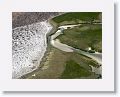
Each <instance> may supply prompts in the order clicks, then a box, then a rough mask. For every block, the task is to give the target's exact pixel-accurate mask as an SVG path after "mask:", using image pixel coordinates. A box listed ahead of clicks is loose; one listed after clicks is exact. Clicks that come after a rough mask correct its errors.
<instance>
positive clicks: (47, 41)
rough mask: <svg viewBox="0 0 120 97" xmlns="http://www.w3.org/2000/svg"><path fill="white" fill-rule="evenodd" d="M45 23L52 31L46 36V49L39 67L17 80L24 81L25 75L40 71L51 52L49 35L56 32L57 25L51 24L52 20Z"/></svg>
mask: <svg viewBox="0 0 120 97" xmlns="http://www.w3.org/2000/svg"><path fill="white" fill-rule="evenodd" d="M47 22H48V23H49V24H50V25H51V26H52V29H51V30H50V31H49V32H48V33H47V34H46V43H47V47H46V51H45V53H44V56H43V57H42V59H41V61H40V62H39V66H38V67H37V68H36V69H35V70H33V71H32V72H30V73H27V74H25V75H22V76H21V77H19V78H18V79H26V76H27V75H29V74H32V73H34V72H36V71H39V70H42V67H43V66H44V63H45V62H46V61H47V56H48V55H49V54H50V51H51V45H50V37H51V36H50V35H52V34H54V33H55V32H56V31H57V25H56V24H55V23H53V21H52V20H48V21H47Z"/></svg>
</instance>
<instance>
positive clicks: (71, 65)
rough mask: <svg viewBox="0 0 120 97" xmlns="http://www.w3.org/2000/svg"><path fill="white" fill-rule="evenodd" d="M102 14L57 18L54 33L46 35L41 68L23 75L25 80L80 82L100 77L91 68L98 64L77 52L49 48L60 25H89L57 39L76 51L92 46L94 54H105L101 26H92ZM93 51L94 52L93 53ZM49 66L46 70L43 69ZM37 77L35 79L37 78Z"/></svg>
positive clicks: (72, 30) (76, 13) (65, 33)
mask: <svg viewBox="0 0 120 97" xmlns="http://www.w3.org/2000/svg"><path fill="white" fill-rule="evenodd" d="M99 14H100V12H70V13H65V14H62V15H60V16H57V17H54V18H53V19H52V20H49V22H50V23H51V24H52V25H53V26H54V28H53V30H52V31H51V33H49V34H47V37H48V48H47V51H48V52H46V55H45V56H44V58H43V59H44V60H43V62H41V64H40V66H41V67H40V68H38V69H37V70H35V71H33V72H31V73H29V74H26V75H24V76H23V77H22V78H25V79H57V78H61V79H74V78H75V79H77V78H85V79H86V78H90V79H91V78H93V79H96V78H97V77H98V75H96V74H95V73H93V72H92V68H91V67H90V65H91V66H93V67H98V63H97V62H96V61H94V60H92V59H90V58H88V57H86V56H84V55H81V54H79V53H77V52H71V53H70V52H69V53H68V52H64V51H61V50H59V49H56V48H54V47H52V46H51V45H50V35H52V34H54V33H55V32H56V31H57V29H58V26H60V25H65V24H77V23H80V22H84V21H85V22H89V23H88V24H82V25H80V26H78V27H74V28H72V29H71V28H68V29H66V30H64V32H63V34H62V35H60V36H58V37H57V38H58V39H59V40H60V41H61V42H62V43H64V44H67V45H70V46H72V47H74V48H78V49H82V50H86V48H88V47H91V48H92V50H93V51H94V50H95V51H99V52H102V25H101V24H92V23H91V21H93V20H100V16H99ZM91 52H92V51H91ZM45 66H47V68H46V69H43V68H44V67H45ZM34 74H35V76H32V75H34Z"/></svg>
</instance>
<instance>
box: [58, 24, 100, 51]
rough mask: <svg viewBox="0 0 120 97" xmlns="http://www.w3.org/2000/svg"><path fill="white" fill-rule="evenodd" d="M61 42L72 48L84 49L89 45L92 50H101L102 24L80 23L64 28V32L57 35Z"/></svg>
mask: <svg viewBox="0 0 120 97" xmlns="http://www.w3.org/2000/svg"><path fill="white" fill-rule="evenodd" d="M58 38H59V39H60V41H61V42H62V43H65V44H67V45H70V46H72V47H74V48H79V49H83V50H85V49H86V48H88V47H91V48H92V49H93V50H96V51H99V52H102V25H101V24H97V25H94V24H93V25H90V24H87V25H82V26H79V27H75V28H72V29H66V30H64V34H63V35H60V36H59V37H58Z"/></svg>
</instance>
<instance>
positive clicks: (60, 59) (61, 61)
mask: <svg viewBox="0 0 120 97" xmlns="http://www.w3.org/2000/svg"><path fill="white" fill-rule="evenodd" d="M49 48H50V51H49V52H48V53H47V56H46V57H45V58H46V61H44V63H42V64H43V66H42V67H40V68H38V69H37V70H35V71H33V72H31V73H29V74H26V75H24V76H22V77H21V78H24V79H57V78H61V75H62V74H63V72H64V70H65V69H66V64H67V63H70V62H71V60H72V61H74V62H75V63H76V64H79V65H80V67H81V68H85V72H90V75H89V76H86V75H83V76H81V77H84V78H86V77H89V78H96V75H95V74H93V73H92V71H91V67H90V66H89V65H92V66H94V67H97V66H98V64H97V63H96V62H95V61H93V60H92V59H90V58H87V57H85V56H82V55H80V54H77V53H75V52H73V53H67V52H63V51H61V50H58V49H56V48H54V47H49ZM46 65H47V66H48V68H47V69H45V70H42V68H43V67H44V66H46ZM40 66H41V65H40ZM82 71H83V72H84V69H82ZM34 74H36V76H32V75H34ZM91 75H92V76H91ZM62 78H63V77H62ZM76 78H77V77H76Z"/></svg>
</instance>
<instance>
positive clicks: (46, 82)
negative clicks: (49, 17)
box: [0, 0, 114, 92]
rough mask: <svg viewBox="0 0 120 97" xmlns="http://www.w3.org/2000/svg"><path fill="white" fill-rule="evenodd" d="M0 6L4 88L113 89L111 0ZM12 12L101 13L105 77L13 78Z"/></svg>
mask: <svg viewBox="0 0 120 97" xmlns="http://www.w3.org/2000/svg"><path fill="white" fill-rule="evenodd" d="M2 3H3V4H1V5H0V9H1V12H0V13H1V18H0V21H1V22H0V44H1V47H0V49H1V50H0V54H1V55H0V59H1V68H0V76H1V79H0V89H1V90H2V91H110V92H113V91H114V3H113V1H112V0H109V1H107V0H104V1H102V0H100V1H98V0H76V1H75V0H69V1H68V0H42V1H40V0H31V1H30V0H12V1H11V2H10V1H9V0H4V1H3V2H2ZM12 12H102V79H12Z"/></svg>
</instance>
